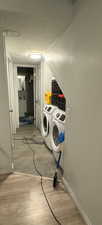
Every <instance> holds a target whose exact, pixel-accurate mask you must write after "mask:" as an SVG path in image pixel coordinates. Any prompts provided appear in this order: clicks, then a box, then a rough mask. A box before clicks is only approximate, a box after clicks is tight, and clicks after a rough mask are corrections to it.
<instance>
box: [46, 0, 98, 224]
mask: <svg viewBox="0 0 102 225" xmlns="http://www.w3.org/2000/svg"><path fill="white" fill-rule="evenodd" d="M77 4H78V7H76V12H75V13H76V14H75V16H74V18H73V21H72V24H71V25H70V27H69V28H68V29H67V30H66V32H65V33H64V34H63V35H62V36H61V37H60V38H58V39H57V40H56V42H55V43H54V44H53V46H52V47H51V48H50V49H49V50H48V52H47V55H48V64H49V67H50V69H51V71H52V73H54V74H55V76H56V79H57V80H58V81H59V82H60V85H61V87H62V89H63V91H64V94H65V96H66V98H67V122H66V143H65V152H64V171H65V174H64V176H65V179H66V180H67V182H69V184H70V186H71V188H72V190H73V192H74V194H75V195H76V198H77V200H78V202H79V204H80V205H81V207H82V208H83V210H84V212H85V213H86V215H87V216H88V218H89V220H90V221H91V222H92V224H93V225H102V213H101V211H102V176H101V174H102V1H100V0H97V1H96V0H86V1H79V3H78V2H77ZM68 106H69V107H70V110H69V111H68Z"/></svg>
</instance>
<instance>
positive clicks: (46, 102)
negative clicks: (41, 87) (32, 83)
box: [44, 91, 52, 104]
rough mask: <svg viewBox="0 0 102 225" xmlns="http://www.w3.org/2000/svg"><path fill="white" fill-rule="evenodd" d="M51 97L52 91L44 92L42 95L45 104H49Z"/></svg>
mask: <svg viewBox="0 0 102 225" xmlns="http://www.w3.org/2000/svg"><path fill="white" fill-rule="evenodd" d="M51 97H52V93H51V92H48V91H47V92H45V95H44V101H45V104H51Z"/></svg>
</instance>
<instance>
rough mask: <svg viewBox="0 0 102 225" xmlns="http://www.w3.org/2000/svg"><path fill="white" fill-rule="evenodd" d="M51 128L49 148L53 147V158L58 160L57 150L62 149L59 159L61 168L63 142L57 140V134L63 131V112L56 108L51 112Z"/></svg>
mask: <svg viewBox="0 0 102 225" xmlns="http://www.w3.org/2000/svg"><path fill="white" fill-rule="evenodd" d="M51 126H52V128H51V134H50V139H51V148H52V149H53V154H54V157H55V160H56V161H57V160H58V156H59V151H62V160H61V167H62V168H63V150H64V143H61V144H60V143H59V142H58V137H59V134H61V133H64V132H65V112H64V111H62V110H60V109H57V110H56V111H55V112H54V114H53V120H52V125H51Z"/></svg>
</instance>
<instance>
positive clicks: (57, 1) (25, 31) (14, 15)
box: [0, 0, 71, 63]
mask: <svg viewBox="0 0 102 225" xmlns="http://www.w3.org/2000/svg"><path fill="white" fill-rule="evenodd" d="M70 21H71V5H70V3H69V0H29V1H28V0H0V29H1V30H9V31H16V32H17V33H18V34H19V36H18V37H13V36H14V35H13V33H12V32H11V33H12V37H7V48H8V51H9V53H10V54H11V56H12V57H13V59H14V61H15V62H16V63H33V60H31V59H30V57H29V55H30V54H31V53H32V52H41V53H43V52H44V51H46V49H47V48H48V47H49V46H50V44H51V43H52V42H53V41H54V40H55V39H56V38H57V37H58V36H59V35H60V34H61V33H62V32H64V31H65V29H66V28H67V26H68V25H69V24H70Z"/></svg>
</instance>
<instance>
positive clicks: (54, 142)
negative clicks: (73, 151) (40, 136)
mask: <svg viewBox="0 0 102 225" xmlns="http://www.w3.org/2000/svg"><path fill="white" fill-rule="evenodd" d="M60 132H61V126H60V124H59V123H58V122H57V121H53V123H52V131H51V146H52V149H53V151H55V152H59V151H60V144H59V142H58V137H59V134H60Z"/></svg>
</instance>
